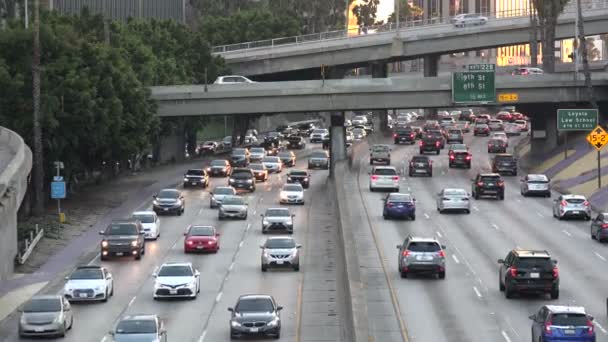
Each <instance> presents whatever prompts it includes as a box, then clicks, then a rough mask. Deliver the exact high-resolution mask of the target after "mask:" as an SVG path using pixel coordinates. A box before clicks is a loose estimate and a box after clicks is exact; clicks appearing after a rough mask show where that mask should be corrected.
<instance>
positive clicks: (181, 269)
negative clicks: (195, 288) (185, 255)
mask: <svg viewBox="0 0 608 342" xmlns="http://www.w3.org/2000/svg"><path fill="white" fill-rule="evenodd" d="M158 276H159V277H191V276H192V269H191V268H190V266H185V265H179V266H177V265H176V266H163V267H161V268H160V271H159V272H158Z"/></svg>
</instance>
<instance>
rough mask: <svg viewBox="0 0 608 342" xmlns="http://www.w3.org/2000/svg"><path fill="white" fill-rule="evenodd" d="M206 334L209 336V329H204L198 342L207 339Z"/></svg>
mask: <svg viewBox="0 0 608 342" xmlns="http://www.w3.org/2000/svg"><path fill="white" fill-rule="evenodd" d="M205 336H207V330H205V331H203V334H202V335H201V337H199V339H198V342H203V341H204V340H205Z"/></svg>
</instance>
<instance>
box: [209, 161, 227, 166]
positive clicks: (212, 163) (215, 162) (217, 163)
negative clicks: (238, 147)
mask: <svg viewBox="0 0 608 342" xmlns="http://www.w3.org/2000/svg"><path fill="white" fill-rule="evenodd" d="M211 166H222V167H223V166H226V162H225V161H223V160H214V161H212V162H211Z"/></svg>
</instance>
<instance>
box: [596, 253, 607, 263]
mask: <svg viewBox="0 0 608 342" xmlns="http://www.w3.org/2000/svg"><path fill="white" fill-rule="evenodd" d="M593 254H595V256H596V257H598V258H600V260H602V261H606V258H604V257H603V256H602V255H601V254H600V253H598V252H593Z"/></svg>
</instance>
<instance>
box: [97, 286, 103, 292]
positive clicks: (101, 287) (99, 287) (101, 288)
mask: <svg viewBox="0 0 608 342" xmlns="http://www.w3.org/2000/svg"><path fill="white" fill-rule="evenodd" d="M102 290H103V286H101V285H99V286H95V291H102Z"/></svg>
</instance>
